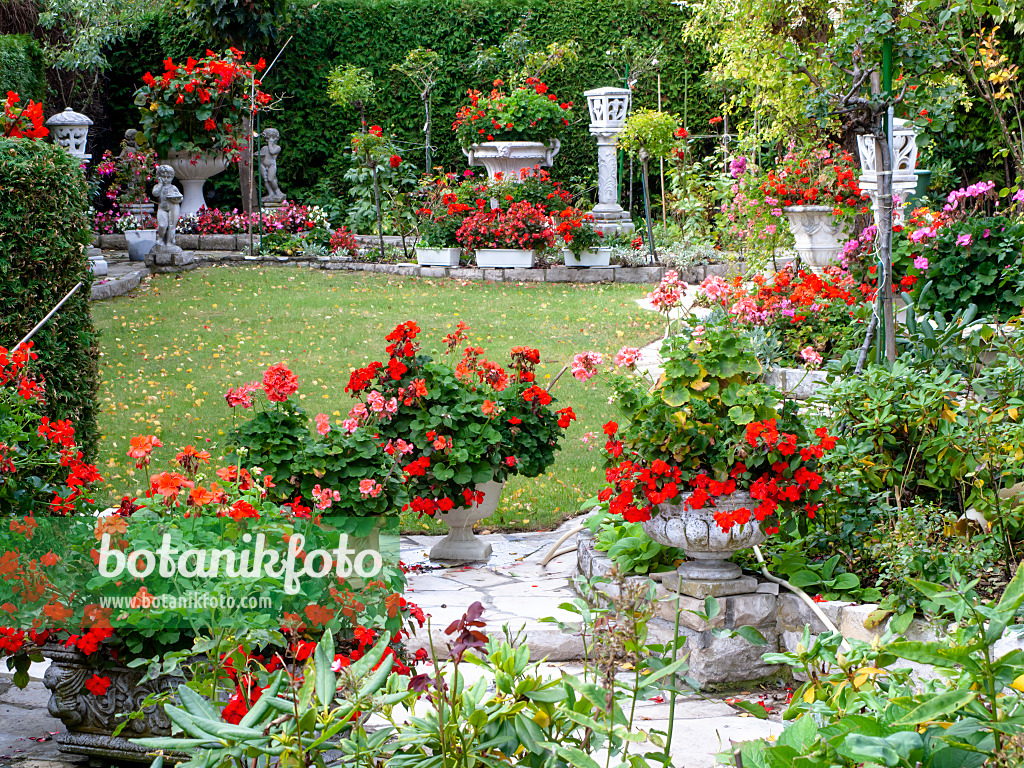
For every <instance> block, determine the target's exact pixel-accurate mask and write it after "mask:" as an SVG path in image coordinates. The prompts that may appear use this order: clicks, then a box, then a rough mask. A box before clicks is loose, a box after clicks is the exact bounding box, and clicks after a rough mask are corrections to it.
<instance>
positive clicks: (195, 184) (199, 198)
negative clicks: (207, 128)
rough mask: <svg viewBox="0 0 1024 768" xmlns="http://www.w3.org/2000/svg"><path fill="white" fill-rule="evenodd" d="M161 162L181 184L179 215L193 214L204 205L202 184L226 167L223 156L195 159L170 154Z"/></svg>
mask: <svg viewBox="0 0 1024 768" xmlns="http://www.w3.org/2000/svg"><path fill="white" fill-rule="evenodd" d="M162 162H164V163H166V164H167V165H169V166H171V167H172V168H173V169H174V178H175V179H177V180H178V181H180V182H181V189H182V193H183V194H184V199H183V200H182V201H181V215H182V216H187V215H188V214H190V213H195V212H196V211H198V210H199V209H200V208H202V207H204V206H205V205H206V198H205V197H203V184H205V183H206V180H207V179H209V178H211V177H213V176H216V175H217V174H218V173H221V172H222V171H224V170H225V169H226V168H227V167H228V159H227V157H226V156H225V155H215V154H212V153H206V154H202V155H199V156H198V157H196V156H195V155H190V154H188V153H186V152H172V153H171V154H170V156H169V157H168V158H167V159H166V160H163V161H162Z"/></svg>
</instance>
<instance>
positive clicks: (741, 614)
mask: <svg viewBox="0 0 1024 768" xmlns="http://www.w3.org/2000/svg"><path fill="white" fill-rule="evenodd" d="M576 556H577V561H576V562H577V565H576V567H577V572H578V573H579V574H580V575H582V576H584V577H586V578H594V577H607V576H608V575H609V574H610V573H611V570H612V561H611V560H610V559H609V558H608V557H607V556H606V555H605V554H604V553H603V552H599V551H597V550H596V549H594V540H593V537H592V536H591V534H590V531H588V530H583V531H581V532H580V534H579V536H578V539H577V552H576ZM654 578H655V581H656V583H657V575H655V577H654ZM627 579H628V580H629V581H631V582H643V581H646V580H647V577H646V576H629V577H627ZM609 588H612V589H614V586H613V585H607V586H606V587H605V589H604V591H607V590H608V589H609ZM655 599H656V600H657V605H656V610H655V616H656V621H657V623H658V625H659V629H661V630H662V632H663V631H664V627H665V625H666V624H667V625H668V627H669V629H670V630H671V629H672V628H673V627H674V622H675V600H676V595H675V592H670V591H669V590H667V589H665V587H663V586H662V585H661V584H660V583H657V590H656V598H655ZM679 601H680V602H679V606H680V608H681V612H680V617H679V629H680V634H685V635H686V636H687V647H688V648H689V651H690V662H689V664H690V671H689V672H688V673H687V674H688V675H689V676H690V677H693V678H694V679H696V680H697V681H698V682H700V683H701V685H702V686H704V687H705V688H706V689H709V690H717V689H734V688H737V687H748V686H749V684H750V683H751V682H754V681H765V680H773V679H778V678H780V677H787V676H788V670H786V669H785V668H783V667H780V666H778V665H774V664H765V663H764V662H763V661H761V654H763V653H766V652H771V651H789V652H795V651H796V648H797V643H799V642H801V640H802V639H803V633H804V628H805V627H810V631H811V635H812V636H816V635H818V634H820V633H822V632H825V631H826V627H825V625H824V624H823V623H822V622H821V620H820V619H819V618H818V617H817V616H815V615H814V613H813V612H812V611H811V609H810V607H809V606H808V605H807V604H806V603H805V602H804V601H803V600H801V599H800V598H799V597H797V596H796V595H794V594H792V593H789V592H787V591H786V590H785V588H784V587H780V586H779V585H778V584H773V583H771V582H768V581H764V580H762V579H761V577H758V587H757V592H755V593H752V594H747V595H734V596H732V597H726V598H720V600H719V604H720V605H721V609H722V610H721V612H720V613H719V614H718V616H716V617H715V619H714V620H713V621H712V622H711V624H708V622H706V621H704V620H703V619H701V618H699V617H698V616H695V615H694V614H693V613H690V612H689V611H700V612H701V613H703V611H704V602H703V601H702V600H697V599H695V598H691V597H687V596H685V595H684V596H681V597H680V598H679ZM818 607H819V608H820V609H821V610H822V612H823V613H824V614H825V615H826V616H827V617H828V618H829V620H830V621H831V622H832V623H833V624H835V626H836V627H837V628H838V629H839V631H840V633H841V634H842V635H843V637H845V638H847V639H851V640H863V641H864V642H866V643H870V642H872V641H873V640H876V639H880V638H881V637H882V636H883V635H884V634H885V632H886V628H887V626H888V624H889V620H886V621H884V622H882V623H881V624H879V625H878V626H874V627H871V628H869V627H866V626H864V622H865V621H867V620H868V617H869V616H870V615H871V614H872V613H873V612H874V611H876V610H877V609H878V605H877V604H876V603H852V602H842V601H835V600H833V601H826V602H822V603H818ZM744 625H746V626H752V627H755V628H756V629H758V630H759V631H760V632H761V634H762V635H764V637H765V638H766V639H767V640H768V646H767V647H764V648H758V647H755V646H753V645H750V644H749V643H747V642H746V641H745V640H743V639H742V638H738V637H735V638H716V637H714V635H713V634H712V632H711V629H712V628H716V629H719V628H723V627H728V628H735V627H738V626H744ZM652 634H654V633H652ZM903 634H904V636H906V637H907V639H909V640H935V639H936V638H937V633H936V628H935V627H934V626H933V625H932V624H930V623H928V622H926V621H924V620H922V619H914V620H913V621H912V622H911V623H910V626H909V627H908V628H907V630H906V632H904V633H903ZM658 635H661V632H659V633H658ZM669 637H671V631H670V632H669ZM658 641H660V638H659V640H658ZM1015 649H1022V650H1024V633H1022V634H1018V633H1016V632H1012V631H1011V630H1010V629H1007V630H1006V631H1005V632H1004V633H1003V636H1002V638H1000V639H999V640H998V641H996V643H995V645H994V649H993V650H994V653H995V655H996V656H1001V655H1003V654H1005V653H1009V652H1010V651H1012V650H1015ZM899 666H902V667H910V668H911V669H913V670H914V672H915V674H917V675H919V676H920V677H922V678H928V677H935V676H936V674H935V672H934V668H932V667H930V666H928V665H922V664H915V663H912V662H902V663H901V664H900V665H899Z"/></svg>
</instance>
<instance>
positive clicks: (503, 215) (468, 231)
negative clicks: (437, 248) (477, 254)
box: [455, 201, 555, 250]
mask: <svg viewBox="0 0 1024 768" xmlns="http://www.w3.org/2000/svg"><path fill="white" fill-rule="evenodd" d="M554 235H555V233H554V229H553V228H552V226H551V220H550V218H549V217H548V212H547V210H546V209H545V208H544V206H541V205H535V204H533V203H528V202H526V201H523V202H520V203H513V204H512V205H511V206H509V208H508V210H503V209H501V208H496V209H494V210H491V209H489V208H487V207H486V206H485V207H483V208H481V209H480V210H477V211H476V212H475V213H472V214H470V215H469V216H467V217H466V220H465V222H464V223H463V225H462V226H461V227H459V231H458V232H457V233H456V235H455V236H456V239H457V240H458V241H459V243H461V244H462V245H463V246H465V247H466V248H471V249H473V250H478V249H480V248H522V249H524V250H534V249H537V250H543V249H544V248H548V247H550V246H551V245H552V244H553V243H554Z"/></svg>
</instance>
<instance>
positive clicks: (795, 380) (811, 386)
mask: <svg viewBox="0 0 1024 768" xmlns="http://www.w3.org/2000/svg"><path fill="white" fill-rule="evenodd" d="M825 374H826V372H825V371H809V370H807V369H805V368H772V369H771V370H770V371H769V372H768V375H767V376H765V378H764V383H765V384H767V385H768V386H769V387H774V388H775V389H777V390H779V391H780V392H785V393H786V394H788V395H789V396H790V397H792V398H794V399H796V400H807V399H808V398H809V397H811V396H812V395H813V394H815V393H816V392H817V391H818V390H819V389H820V388H821V387H824V386H825Z"/></svg>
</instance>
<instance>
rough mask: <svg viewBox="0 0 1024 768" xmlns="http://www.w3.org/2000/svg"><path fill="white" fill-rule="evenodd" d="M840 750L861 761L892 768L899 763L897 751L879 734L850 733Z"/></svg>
mask: <svg viewBox="0 0 1024 768" xmlns="http://www.w3.org/2000/svg"><path fill="white" fill-rule="evenodd" d="M843 747H844V749H842V750H840V751H841V752H844V753H846V754H847V755H848V756H849V757H852V758H854V759H855V760H859V761H863V762H873V763H881V764H882V765H885V766H888V767H889V768H892V767H893V766H896V765H899V762H900V756H899V753H898V752H897V751H896V750H895V749H894V748H893V746H892V745H891V744H890V743H889V742H888V741H886V740H885V739H883V738H881V737H879V736H863V735H861V734H859V733H851V734H850V735H849V736H847V737H846V741H845V742H844V743H843Z"/></svg>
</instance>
